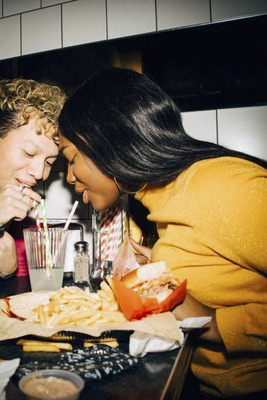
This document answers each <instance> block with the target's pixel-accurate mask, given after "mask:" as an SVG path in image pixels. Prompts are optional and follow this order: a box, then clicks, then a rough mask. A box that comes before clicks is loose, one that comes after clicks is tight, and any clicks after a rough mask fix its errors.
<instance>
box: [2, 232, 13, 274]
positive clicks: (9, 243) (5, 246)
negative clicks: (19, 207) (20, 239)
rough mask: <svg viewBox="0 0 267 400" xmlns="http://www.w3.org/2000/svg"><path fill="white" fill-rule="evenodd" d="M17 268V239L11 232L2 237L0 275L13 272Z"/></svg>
mask: <svg viewBox="0 0 267 400" xmlns="http://www.w3.org/2000/svg"><path fill="white" fill-rule="evenodd" d="M16 269H17V253H16V246H15V241H14V239H13V238H12V236H10V234H9V233H7V232H4V233H3V235H2V236H1V237H0V276H6V275H9V274H12V272H14V271H15V270H16Z"/></svg>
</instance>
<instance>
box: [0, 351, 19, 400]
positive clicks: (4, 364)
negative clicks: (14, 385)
mask: <svg viewBox="0 0 267 400" xmlns="http://www.w3.org/2000/svg"><path fill="white" fill-rule="evenodd" d="M19 363H20V359H19V358H14V359H13V360H9V361H0V400H5V398H6V394H5V388H6V386H7V384H8V382H9V379H10V378H11V376H12V375H13V374H14V373H15V371H16V369H17V368H18V366H19Z"/></svg>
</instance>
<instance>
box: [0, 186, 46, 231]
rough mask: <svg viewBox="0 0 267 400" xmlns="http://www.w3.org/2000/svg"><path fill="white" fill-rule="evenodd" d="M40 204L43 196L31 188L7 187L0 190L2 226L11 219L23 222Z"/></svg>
mask: <svg viewBox="0 0 267 400" xmlns="http://www.w3.org/2000/svg"><path fill="white" fill-rule="evenodd" d="M34 201H36V202H38V203H39V202H40V201H41V196H40V195H39V194H38V193H36V192H34V191H33V190H32V189H31V188H28V187H22V186H16V185H6V186H5V187H3V188H2V189H1V190H0V226H2V225H4V224H6V223H7V222H8V221H10V220H11V219H15V220H18V221H20V220H23V219H24V218H25V217H26V216H27V214H28V213H29V212H30V210H31V208H32V207H33V202H34Z"/></svg>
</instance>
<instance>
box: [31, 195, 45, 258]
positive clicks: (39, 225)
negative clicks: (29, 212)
mask: <svg viewBox="0 0 267 400" xmlns="http://www.w3.org/2000/svg"><path fill="white" fill-rule="evenodd" d="M33 212H34V216H35V222H36V226H37V230H38V232H41V230H42V228H41V223H40V218H39V214H38V211H37V202H36V201H35V200H33ZM38 232H37V243H38V253H37V258H38V262H39V261H40V265H43V266H44V265H45V258H44V253H43V252H42V247H41V242H40V236H39V234H38ZM40 259H41V260H40Z"/></svg>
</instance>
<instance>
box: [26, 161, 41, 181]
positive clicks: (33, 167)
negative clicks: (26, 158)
mask: <svg viewBox="0 0 267 400" xmlns="http://www.w3.org/2000/svg"><path fill="white" fill-rule="evenodd" d="M44 173H45V164H44V161H43V160H42V161H40V160H38V159H37V158H36V160H33V162H32V163H31V164H30V165H29V167H28V174H29V175H31V176H32V177H34V179H35V180H36V181H39V180H41V179H44Z"/></svg>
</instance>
